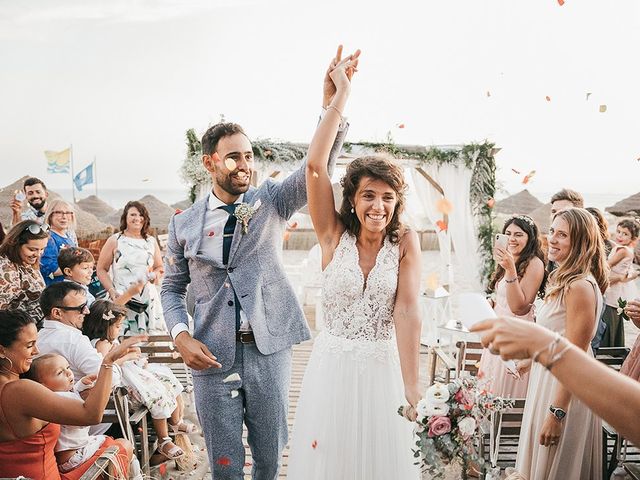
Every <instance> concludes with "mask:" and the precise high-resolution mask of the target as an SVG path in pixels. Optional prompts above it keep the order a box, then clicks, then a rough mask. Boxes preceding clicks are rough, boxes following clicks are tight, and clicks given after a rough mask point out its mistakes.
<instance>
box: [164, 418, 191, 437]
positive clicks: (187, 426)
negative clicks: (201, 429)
mask: <svg viewBox="0 0 640 480" xmlns="http://www.w3.org/2000/svg"><path fill="white" fill-rule="evenodd" d="M167 425H168V426H169V435H177V434H179V433H186V434H190V433H194V432H195V431H196V428H197V427H196V426H195V425H194V424H193V423H191V422H185V421H184V420H180V421H179V422H178V423H176V424H175V425H174V424H172V423H168V422H167Z"/></svg>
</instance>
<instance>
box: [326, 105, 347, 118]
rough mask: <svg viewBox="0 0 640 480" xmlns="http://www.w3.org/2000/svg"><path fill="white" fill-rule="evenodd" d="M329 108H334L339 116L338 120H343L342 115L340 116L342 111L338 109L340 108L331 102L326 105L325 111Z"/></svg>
mask: <svg viewBox="0 0 640 480" xmlns="http://www.w3.org/2000/svg"><path fill="white" fill-rule="evenodd" d="M329 110H335V111H336V113H337V114H338V115H339V116H340V122H342V121H343V120H344V118H343V116H342V112H341V111H340V109H339V108H338V107H336V106H335V105H333V104H330V105H327V112H328V111H329Z"/></svg>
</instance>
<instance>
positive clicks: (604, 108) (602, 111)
mask: <svg viewBox="0 0 640 480" xmlns="http://www.w3.org/2000/svg"><path fill="white" fill-rule="evenodd" d="M599 110H600V113H604V112H606V111H607V106H606V105H600V108H599Z"/></svg>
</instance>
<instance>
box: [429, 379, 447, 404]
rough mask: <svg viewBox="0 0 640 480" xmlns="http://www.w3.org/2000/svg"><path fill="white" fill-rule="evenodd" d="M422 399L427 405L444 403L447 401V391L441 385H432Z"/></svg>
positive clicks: (445, 387) (444, 386)
mask: <svg viewBox="0 0 640 480" xmlns="http://www.w3.org/2000/svg"><path fill="white" fill-rule="evenodd" d="M424 398H425V399H426V400H427V403H429V404H436V403H445V402H446V401H447V400H449V389H448V388H447V386H446V385H443V384H441V383H434V384H433V385H431V386H430V387H429V388H427V391H426V392H425V395H424Z"/></svg>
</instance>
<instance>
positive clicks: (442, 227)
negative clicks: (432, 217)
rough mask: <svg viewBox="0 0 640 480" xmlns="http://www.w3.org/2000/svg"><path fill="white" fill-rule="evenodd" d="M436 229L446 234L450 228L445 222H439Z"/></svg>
mask: <svg viewBox="0 0 640 480" xmlns="http://www.w3.org/2000/svg"><path fill="white" fill-rule="evenodd" d="M436 227H438V228H439V229H440V231H441V232H446V231H447V229H448V228H449V226H448V225H447V224H446V223H444V220H438V221H437V222H436Z"/></svg>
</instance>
